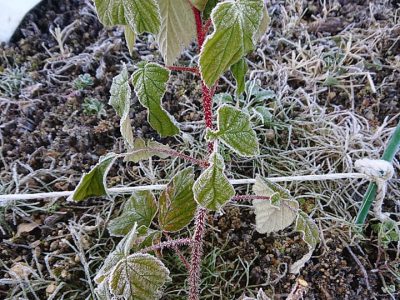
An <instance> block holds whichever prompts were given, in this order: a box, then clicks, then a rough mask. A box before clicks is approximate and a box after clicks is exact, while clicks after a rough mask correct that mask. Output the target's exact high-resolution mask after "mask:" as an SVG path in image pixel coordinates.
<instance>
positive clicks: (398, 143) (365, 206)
mask: <svg viewBox="0 0 400 300" xmlns="http://www.w3.org/2000/svg"><path fill="white" fill-rule="evenodd" d="M399 147H400V122H399V124H398V125H397V127H396V129H395V131H394V132H393V135H392V137H391V138H390V141H389V144H388V146H387V148H386V150H385V152H384V153H383V155H382V159H383V160H386V161H388V162H390V163H391V162H393V159H394V156H395V155H396V153H397V151H398V150H399ZM376 190H377V185H376V183H374V182H371V183H370V184H369V186H368V189H367V192H366V193H365V195H364V199H363V203H362V206H361V209H360V211H359V212H358V215H357V219H356V225H357V226H362V225H364V223H365V220H366V218H367V216H368V212H369V210H370V208H371V205H372V203H373V202H374V200H375V197H376Z"/></svg>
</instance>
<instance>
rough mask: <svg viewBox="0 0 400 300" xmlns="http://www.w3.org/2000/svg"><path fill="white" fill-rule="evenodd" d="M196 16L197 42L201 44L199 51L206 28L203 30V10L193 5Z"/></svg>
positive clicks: (200, 45)
mask: <svg viewBox="0 0 400 300" xmlns="http://www.w3.org/2000/svg"><path fill="white" fill-rule="evenodd" d="M192 10H193V14H194V18H195V20H196V30H197V43H198V46H199V52H200V50H201V47H203V43H204V36H205V33H204V30H203V20H202V19H201V12H200V11H199V10H198V9H197V8H196V7H194V6H192Z"/></svg>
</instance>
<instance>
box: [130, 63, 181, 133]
mask: <svg viewBox="0 0 400 300" xmlns="http://www.w3.org/2000/svg"><path fill="white" fill-rule="evenodd" d="M137 66H138V70H137V71H135V72H134V73H133V75H132V82H133V85H134V90H135V92H136V94H137V96H138V98H139V101H140V103H141V104H142V105H143V106H144V107H146V108H147V110H148V118H147V119H148V121H149V123H150V125H151V127H152V128H153V129H155V130H156V131H157V132H158V133H159V134H160V135H161V137H165V136H172V135H176V134H178V133H179V128H178V127H177V126H176V121H175V119H173V117H172V116H171V115H170V114H168V113H167V112H166V111H165V109H164V108H162V106H161V99H162V97H163V96H164V94H165V92H166V83H167V81H168V79H169V75H170V72H169V71H168V70H167V69H165V68H164V67H162V66H160V65H158V64H155V63H147V62H140V63H139V64H138V65H137Z"/></svg>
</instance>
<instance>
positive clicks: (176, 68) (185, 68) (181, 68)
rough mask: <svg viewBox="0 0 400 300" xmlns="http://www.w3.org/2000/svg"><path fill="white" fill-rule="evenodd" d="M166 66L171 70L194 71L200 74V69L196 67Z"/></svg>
mask: <svg viewBox="0 0 400 300" xmlns="http://www.w3.org/2000/svg"><path fill="white" fill-rule="evenodd" d="M167 68H168V69H169V70H171V71H182V72H191V73H194V74H196V75H199V74H200V71H199V69H198V68H190V67H183V66H182V67H181V66H178V67H175V66H167Z"/></svg>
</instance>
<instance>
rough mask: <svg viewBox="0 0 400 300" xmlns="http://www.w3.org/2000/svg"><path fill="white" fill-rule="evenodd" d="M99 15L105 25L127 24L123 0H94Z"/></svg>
mask: <svg viewBox="0 0 400 300" xmlns="http://www.w3.org/2000/svg"><path fill="white" fill-rule="evenodd" d="M94 4H95V6H96V11H97V15H98V17H99V20H100V22H101V23H102V24H103V25H104V26H114V25H127V24H128V22H127V21H126V19H125V10H124V3H123V0H94Z"/></svg>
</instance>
